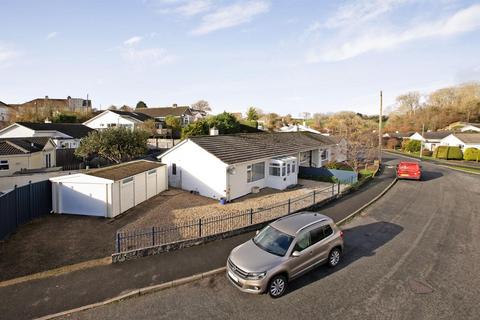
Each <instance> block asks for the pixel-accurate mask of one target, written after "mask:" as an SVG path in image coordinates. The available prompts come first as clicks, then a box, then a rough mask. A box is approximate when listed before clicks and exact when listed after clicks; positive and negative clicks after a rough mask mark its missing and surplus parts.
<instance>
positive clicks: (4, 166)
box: [0, 159, 10, 171]
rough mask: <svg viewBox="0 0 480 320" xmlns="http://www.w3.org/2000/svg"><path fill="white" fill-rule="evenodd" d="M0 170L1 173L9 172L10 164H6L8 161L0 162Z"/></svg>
mask: <svg viewBox="0 0 480 320" xmlns="http://www.w3.org/2000/svg"><path fill="white" fill-rule="evenodd" d="M0 170H1V171H6V170H10V163H9V162H8V159H5V160H0Z"/></svg>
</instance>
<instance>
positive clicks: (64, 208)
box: [58, 183, 107, 217]
mask: <svg viewBox="0 0 480 320" xmlns="http://www.w3.org/2000/svg"><path fill="white" fill-rule="evenodd" d="M58 187H59V200H60V203H59V205H60V208H59V212H61V213H70V214H81V215H87V216H99V217H106V216H107V203H106V201H107V200H106V198H107V195H106V193H107V190H106V186H105V184H84V183H63V184H59V185H58Z"/></svg>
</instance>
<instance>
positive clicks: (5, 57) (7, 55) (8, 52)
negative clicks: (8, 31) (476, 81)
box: [0, 43, 19, 68]
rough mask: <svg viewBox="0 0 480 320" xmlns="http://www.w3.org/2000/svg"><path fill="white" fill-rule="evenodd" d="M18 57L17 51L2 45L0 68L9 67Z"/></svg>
mask: <svg viewBox="0 0 480 320" xmlns="http://www.w3.org/2000/svg"><path fill="white" fill-rule="evenodd" d="M18 56H19V53H18V52H17V51H15V50H13V49H11V48H10V47H9V46H6V45H2V43H0V67H2V68H3V67H6V66H8V65H9V64H10V63H11V62H12V61H13V60H14V59H15V58H17V57H18Z"/></svg>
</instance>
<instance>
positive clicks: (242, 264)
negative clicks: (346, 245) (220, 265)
mask: <svg viewBox="0 0 480 320" xmlns="http://www.w3.org/2000/svg"><path fill="white" fill-rule="evenodd" d="M342 252H343V232H342V231H341V230H340V229H339V228H338V227H337V226H336V225H335V223H334V222H333V220H332V219H330V218H329V217H327V216H325V215H322V214H319V213H315V212H300V213H296V214H294V215H290V216H287V217H284V218H281V219H278V220H276V221H275V222H272V223H271V224H269V225H268V226H267V227H265V228H264V229H262V230H261V231H260V232H258V233H257V235H256V236H255V237H254V238H253V239H251V240H249V241H247V242H245V243H243V244H241V245H239V246H238V247H236V248H235V249H233V250H232V252H231V253H230V256H229V257H228V261H227V278H228V279H229V280H230V282H232V283H233V284H234V285H235V286H236V287H237V288H239V289H240V290H241V291H244V292H250V293H263V292H265V291H268V293H269V294H270V296H271V297H273V298H278V297H280V296H281V295H283V294H284V293H285V290H286V288H287V283H288V281H290V280H292V279H294V278H296V277H298V276H300V275H302V274H304V273H305V272H307V271H309V270H311V269H313V268H314V267H316V266H318V265H319V264H321V263H324V262H326V263H327V264H328V265H329V266H330V267H335V266H336V265H338V263H339V262H340V258H341V255H342Z"/></svg>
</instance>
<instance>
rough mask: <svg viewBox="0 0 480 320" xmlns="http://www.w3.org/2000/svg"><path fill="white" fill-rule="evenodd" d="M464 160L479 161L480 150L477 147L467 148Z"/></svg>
mask: <svg viewBox="0 0 480 320" xmlns="http://www.w3.org/2000/svg"><path fill="white" fill-rule="evenodd" d="M463 159H464V160H469V161H478V160H480V150H478V149H477V148H467V149H466V150H465V153H464V154H463Z"/></svg>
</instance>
